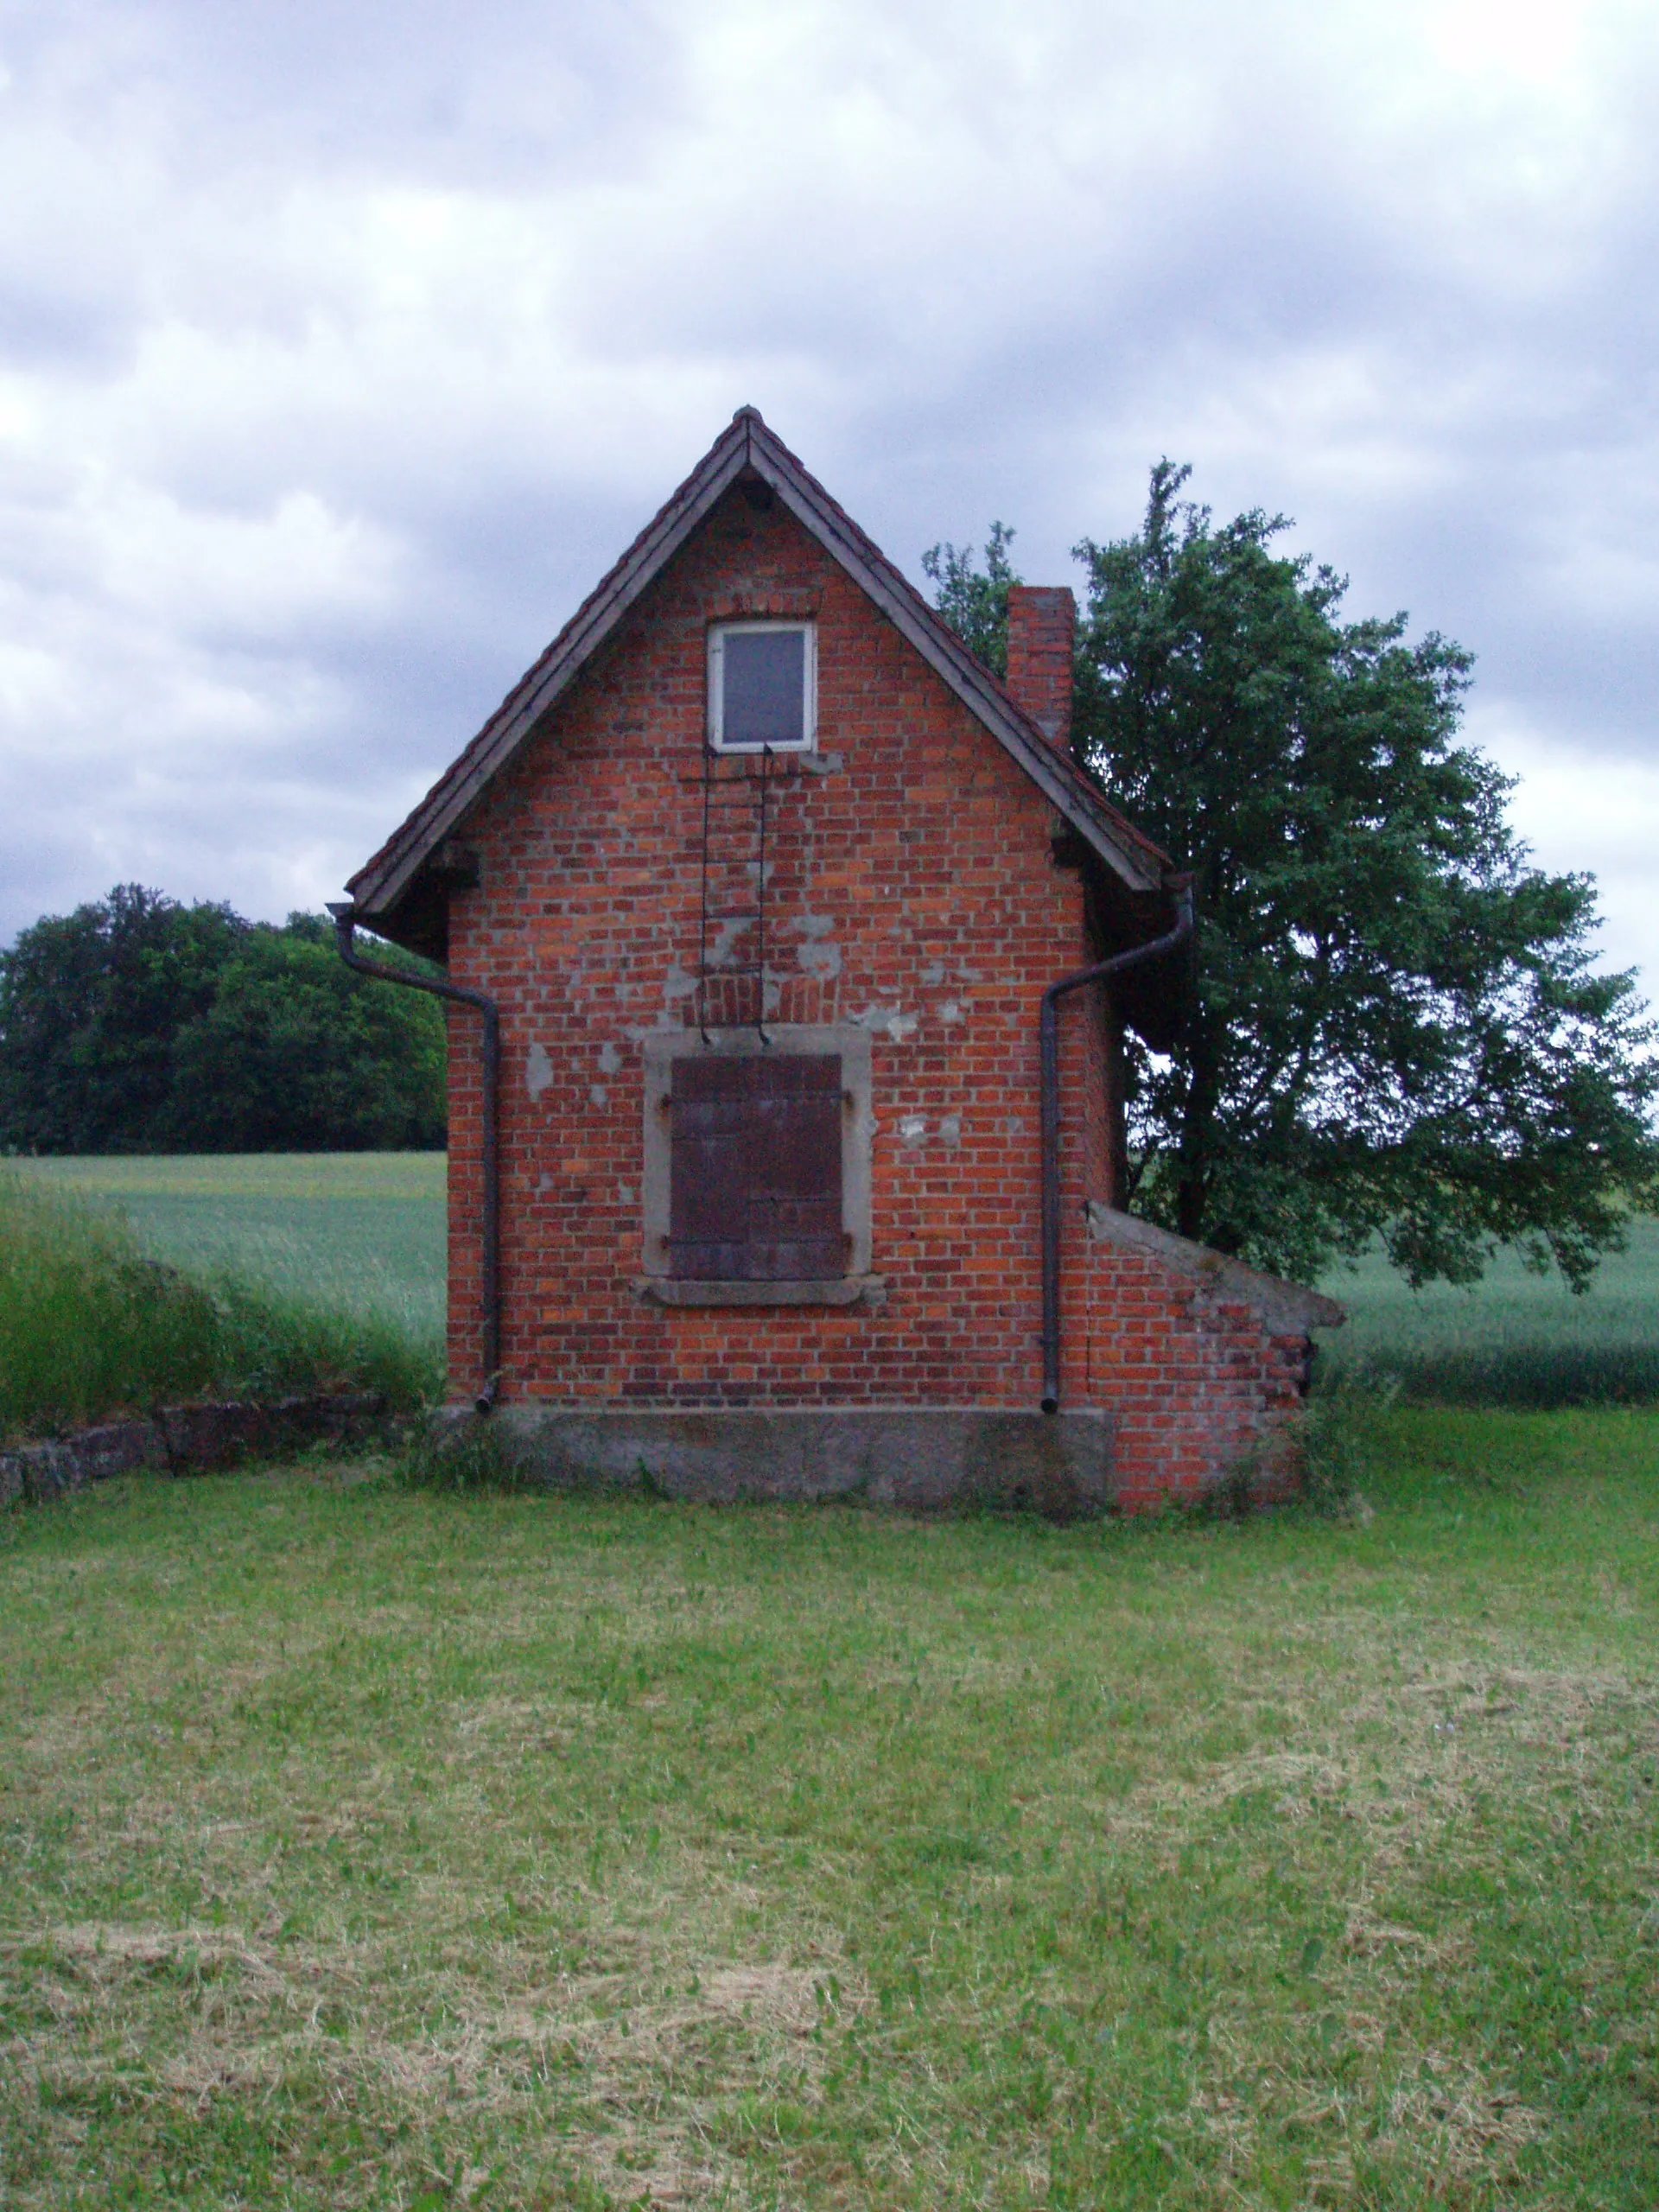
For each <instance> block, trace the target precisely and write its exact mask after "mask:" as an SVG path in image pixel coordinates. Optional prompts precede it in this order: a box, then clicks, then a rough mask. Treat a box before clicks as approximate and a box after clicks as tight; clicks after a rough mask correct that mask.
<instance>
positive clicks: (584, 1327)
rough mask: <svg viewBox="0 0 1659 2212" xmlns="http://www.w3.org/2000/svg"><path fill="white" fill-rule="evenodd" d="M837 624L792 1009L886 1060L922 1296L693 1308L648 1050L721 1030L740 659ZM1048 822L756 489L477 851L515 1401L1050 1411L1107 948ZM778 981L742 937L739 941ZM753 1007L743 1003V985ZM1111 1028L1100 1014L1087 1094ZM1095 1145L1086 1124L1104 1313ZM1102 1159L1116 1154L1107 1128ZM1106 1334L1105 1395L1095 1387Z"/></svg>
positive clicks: (799, 903)
mask: <svg viewBox="0 0 1659 2212" xmlns="http://www.w3.org/2000/svg"><path fill="white" fill-rule="evenodd" d="M760 613H776V614H787V615H795V614H801V615H809V614H810V615H811V616H812V617H813V618H814V619H815V620H816V622H817V639H818V701H819V706H818V713H819V740H818V747H819V749H818V756H817V760H816V761H814V762H810V763H807V764H804V765H803V764H799V763H789V764H785V770H784V772H783V774H782V775H781V777H780V778H779V784H778V785H777V786H776V787H775V789H774V801H775V803H774V804H773V806H772V820H771V825H770V830H769V841H768V852H767V868H768V881H767V893H768V897H767V905H768V908H769V915H768V923H767V929H768V937H769V944H768V953H767V961H768V969H769V971H770V974H771V979H772V980H771V982H770V984H769V988H768V1012H769V1014H770V1016H771V1018H772V1020H774V1021H778V1022H788V1021H813V1022H817V1021H832V1020H841V1021H849V1020H851V1021H857V1022H859V1023H861V1024H862V1025H864V1026H865V1027H867V1028H868V1030H869V1032H870V1033H871V1036H872V1039H873V1106H874V1116H875V1121H876V1134H875V1139H874V1157H873V1162H872V1186H873V1187H872V1211H873V1218H874V1228H875V1234H874V1261H873V1265H874V1270H875V1271H876V1272H877V1273H878V1274H880V1276H881V1277H882V1278H883V1280H884V1281H885V1284H886V1302H885V1304H884V1305H882V1306H880V1307H872V1306H868V1305H861V1306H854V1307H849V1308H845V1309H838V1310H829V1311H826V1310H823V1309H810V1310H805V1311H802V1310H794V1309H788V1308H779V1307H770V1308H755V1307H722V1308H715V1309H712V1310H709V1311H671V1310H666V1309H664V1308H663V1307H660V1306H655V1305H652V1304H648V1303H646V1302H645V1301H643V1300H641V1299H640V1298H639V1295H638V1294H637V1292H636V1289H635V1287H634V1286H635V1281H636V1278H637V1277H638V1276H639V1273H640V1268H641V1257H642V1255H641V1245H640V1238H641V1220H640V1200H641V1168H642V1114H643V1106H642V1055H641V1044H642V1039H644V1037H645V1034H646V1033H648V1032H650V1031H651V1030H652V1029H657V1028H661V1027H664V1026H665V1025H667V1026H681V1025H689V1024H690V1023H691V1022H692V1021H693V1020H694V1019H695V989H694V985H695V974H696V955H697V920H698V891H699V872H700V869H699V854H700V836H701V785H700V777H701V768H702V729H703V717H704V683H705V675H704V666H705V640H706V633H707V628H708V625H709V622H710V621H711V620H718V619H720V618H721V617H725V616H729V615H734V614H736V615H744V614H760ZM1049 830H1050V817H1049V810H1048V809H1047V807H1046V803H1045V802H1044V801H1043V800H1042V798H1040V797H1039V794H1038V793H1037V792H1036V791H1034V790H1033V787H1032V785H1030V784H1029V782H1028V781H1027V779H1025V778H1024V777H1023V776H1022V775H1021V774H1020V772H1019V771H1018V770H1017V769H1016V768H1015V767H1014V765H1013V764H1012V763H1011V762H1010V761H1009V760H1007V756H1006V755H1005V754H1004V753H1002V752H1001V748H1000V747H998V746H997V745H996V743H995V741H994V740H993V739H991V738H990V737H989V735H988V734H987V733H986V732H985V731H984V730H983V728H982V727H981V726H980V725H979V724H978V723H977V722H976V721H974V720H973V718H972V717H971V716H970V715H969V714H968V712H967V710H966V709H964V708H963V706H962V705H961V703H960V702H958V701H957V699H956V698H955V697H954V696H952V695H951V694H950V692H949V691H948V690H947V689H946V688H945V686H944V684H943V683H941V682H940V681H939V680H938V678H937V677H935V676H934V675H933V673H932V671H931V670H929V669H928V668H927V667H926V666H925V664H923V663H922V662H921V661H919V660H918V658H917V657H916V656H915V655H914V654H913V653H912V651H911V649H910V648H909V647H908V646H907V645H906V644H905V643H904V641H903V640H902V639H900V638H899V635H898V633H897V632H895V631H894V630H893V628H892V626H890V625H889V624H888V623H887V621H886V620H885V619H884V618H883V617H882V616H881V615H880V613H878V612H877V611H876V610H875V609H874V607H872V606H871V604H870V602H869V601H868V600H867V599H866V598H865V597H864V595H863V594H861V592H860V591H859V590H858V588H857V587H856V586H855V585H854V584H853V583H852V582H850V580H849V579H848V578H847V577H846V576H845V575H844V574H843V573H842V571H841V570H840V569H838V568H837V567H836V564H835V563H833V562H832V561H831V560H830V559H829V556H827V555H826V554H824V552H823V550H822V549H821V548H820V547H819V546H818V545H817V543H815V542H814V541H813V540H812V539H811V538H810V537H809V536H808V535H807V534H806V533H805V532H804V531H802V530H800V529H799V527H798V525H797V524H795V523H794V522H793V521H792V519H791V518H789V517H788V516H787V514H786V513H785V512H784V511H783V510H782V509H781V508H780V507H772V508H771V509H770V510H769V511H766V512H759V513H757V512H753V511H751V509H750V508H749V507H748V506H747V505H746V504H745V502H744V500H743V499H742V498H741V496H740V495H738V494H736V493H734V494H733V495H732V496H731V497H730V498H728V499H727V500H726V501H725V502H724V503H723V504H722V505H721V507H720V508H719V509H717V510H716V512H715V514H714V515H713V516H712V517H711V518H710V519H709V523H708V524H705V526H704V527H703V529H702V531H700V532H699V533H698V534H697V536H696V537H695V538H694V539H693V540H692V541H691V542H690V543H689V544H688V545H687V546H686V547H685V548H684V549H683V550H682V551H681V553H680V554H679V555H678V556H677V558H676V559H675V560H674V562H673V563H671V565H670V566H669V568H668V569H666V570H665V571H664V574H663V575H662V576H660V577H659V578H658V580H657V582H656V583H655V584H654V585H653V586H652V588H651V590H650V591H649V592H648V593H647V594H646V595H645V598H644V600H643V601H641V602H640V604H639V606H638V607H636V608H635V609H634V610H633V611H632V613H631V614H630V616H629V617H628V618H627V620H626V622H625V623H624V625H623V626H621V628H620V631H619V632H618V634H617V635H616V636H615V637H614V638H613V639H612V640H611V641H610V643H609V644H608V645H607V647H606V648H605V649H604V650H603V652H601V654H600V655H599V656H598V657H597V658H596V659H595V661H594V664H591V665H590V667H589V668H588V670H587V671H585V672H584V674H583V676H582V678H581V680H580V681H579V683H578V684H577V685H576V686H575V688H574V689H573V690H572V692H571V693H570V694H569V696H567V698H566V699H565V700H564V701H563V702H561V704H560V706H559V708H558V709H557V710H556V718H555V720H554V721H553V724H552V726H551V727H550V728H548V729H547V730H545V731H544V732H543V733H541V734H538V736H537V738H536V739H535V740H534V741H532V742H531V744H530V745H529V746H528V747H526V749H525V751H524V753H523V754H522V755H521V756H520V758H519V760H518V762H517V763H516V764H515V765H514V766H513V768H512V770H511V771H509V772H507V773H506V774H505V775H504V776H503V778H502V779H500V780H499V783H498V784H497V785H496V786H495V787H494V789H493V791H492V792H491V794H490V795H489V798H487V800H486V803H485V804H484V806H483V808H482V809H481V810H480V812H479V814H478V815H477V816H475V817H474V819H473V820H472V821H471V822H470V823H468V824H467V832H466V835H467V842H468V843H469V844H470V845H472V846H474V848H475V849H477V851H478V853H479V855H480V861H481V869H482V881H481V885H480V888H479V889H478V890H476V891H474V892H470V893H460V894H457V895H456V897H455V898H454V900H453V902H452V906H451V957H450V971H451V973H452V975H453V976H454V977H455V978H456V980H457V981H459V982H464V983H467V984H471V985H474V986H476V987H478V988H482V989H484V990H486V991H488V992H489V993H491V994H492V995H493V996H494V997H495V998H496V999H497V1001H498V1002H499V1005H500V1007H501V1012H502V1061H503V1096H502V1111H501V1158H502V1258H503V1281H504V1290H505V1316H504V1355H505V1371H504V1384H503V1395H504V1396H505V1398H507V1399H508V1400H511V1399H512V1398H515V1397H520V1398H522V1397H533V1398H537V1399H542V1400H545V1401H549V1402H554V1403H564V1404H594V1403H607V1402H609V1403H617V1404H629V1403H632V1404H641V1405H645V1404H663V1405H709V1406H716V1405H743V1404H791V1405H815V1404H838V1405H866V1404H868V1405H905V1404H918V1403H940V1402H944V1403H952V1404H974V1405H988V1406H995V1405H1007V1406H1029V1405H1032V1404H1034V1403H1035V1402H1036V1399H1037V1397H1038V1395H1039V1389H1040V1352H1039V1320H1040V1312H1039V1216H1038V1205H1039V1150H1038V1119H1037V1041H1036V1040H1037V1014H1038V1005H1039V999H1040V996H1041V994H1042V991H1043V989H1044V988H1045V986H1046V984H1047V983H1048V982H1050V981H1052V978H1053V977H1054V976H1057V975H1060V974H1062V973H1065V972H1066V971H1067V970H1069V969H1073V968H1075V967H1076V966H1077V964H1078V963H1079V962H1080V961H1081V960H1083V959H1084V958H1087V957H1091V948H1090V946H1089V945H1088V944H1087V943H1086V942H1085V932H1084V907H1083V896H1082V887H1081V884H1080V881H1079V879H1078V876H1077V873H1076V872H1075V870H1072V869H1068V868H1058V867H1057V866H1056V865H1055V863H1054V861H1053V859H1052V854H1051V848H1050V836H1049ZM732 950H733V953H734V956H735V957H747V951H748V948H747V944H745V943H744V942H743V941H742V932H741V931H739V932H736V933H735V936H734V940H733V944H732ZM734 988H735V987H734ZM452 1020H453V1023H454V1027H453V1029H452V1035H453V1036H454V1041H455V1047H456V1049H455V1050H454V1052H453V1054H452V1058H451V1067H452V1070H453V1075H452V1083H453V1086H454V1088H453V1094H452V1099H451V1124H450V1126H451V1137H450V1145H451V1153H450V1157H451V1176H452V1187H453V1189H454V1211H453V1216H452V1230H451V1269H450V1282H451V1306H450V1357H451V1373H452V1377H453V1380H454V1387H455V1388H456V1389H457V1390H458V1391H460V1392H462V1393H466V1392H469V1391H470V1390H471V1389H474V1388H475V1387H476V1376H477V1374H478V1332H477V1297H478V1276H477V1254H476V1224H477V1218H478V1211H479V1203H480V1179H479V1170H478V1136H479V1113H478V1096H477V1091H476V1075H475V1068H476V1032H475V1027H474V1023H473V1020H472V1018H471V1017H470V1016H468V1015H467V1014H464V1013H457V1014H454V1015H453V1016H452ZM1089 1025H1090V1016H1089V1015H1088V1014H1087V1013H1086V1012H1085V1011H1084V1010H1083V1009H1080V1008H1079V1009H1077V1010H1076V1011H1075V1012H1074V1011H1073V1010H1072V1009H1070V1008H1068V1010H1067V1018H1066V1020H1065V1028H1064V1033H1063V1039H1062V1044H1063V1069H1064V1080H1065V1096H1066V1098H1067V1100H1068V1102H1077V1101H1079V1100H1080V1099H1081V1098H1082V1097H1083V1096H1084V1094H1085V1090H1086V1089H1089V1088H1092V1086H1090V1085H1086V1084H1085V1079H1084V1050H1085V1038H1086V1035H1087V1033H1088V1029H1089ZM1084 1136H1085V1130H1084V1127H1083V1125H1082V1122H1081V1119H1080V1118H1079V1116H1077V1115H1076V1114H1075V1113H1072V1114H1069V1115H1068V1125H1067V1128H1066V1130H1065V1135H1064V1139H1063V1172H1064V1176H1065V1187H1066V1191H1067V1193H1068V1201H1069V1203H1068V1207H1067V1235H1066V1267H1067V1273H1068V1275H1069V1276H1070V1277H1071V1278H1074V1279H1075V1281H1074V1297H1075V1295H1076V1294H1077V1292H1079V1291H1080V1288H1081V1281H1082V1269H1083V1266H1084V1236H1083V1230H1082V1225H1081V1216H1080V1213H1079V1211H1078V1207H1079V1203H1080V1201H1081V1199H1082V1198H1084V1196H1085V1195H1089V1194H1090V1193H1091V1192H1094V1191H1095V1190H1096V1188H1099V1189H1100V1192H1101V1194H1102V1195H1103V1194H1104V1192H1103V1187H1102V1186H1100V1185H1099V1174H1098V1171H1097V1170H1094V1171H1090V1173H1089V1174H1088V1175H1087V1177H1085V1173H1084V1160H1083V1157H1082V1147H1083V1143H1084ZM1090 1148H1091V1151H1094V1152H1098V1151H1099V1149H1100V1146H1099V1140H1098V1137H1097V1135H1091V1136H1090ZM1080 1360H1081V1339H1080V1338H1079V1340H1078V1347H1077V1361H1076V1362H1074V1364H1076V1367H1077V1376H1076V1379H1077V1382H1078V1383H1081V1379H1082V1368H1081V1364H1080Z"/></svg>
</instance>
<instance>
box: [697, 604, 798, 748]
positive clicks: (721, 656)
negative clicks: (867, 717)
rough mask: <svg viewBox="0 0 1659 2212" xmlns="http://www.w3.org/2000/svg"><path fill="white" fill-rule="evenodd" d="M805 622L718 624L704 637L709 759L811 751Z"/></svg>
mask: <svg viewBox="0 0 1659 2212" xmlns="http://www.w3.org/2000/svg"><path fill="white" fill-rule="evenodd" d="M817 721H818V656H817V631H816V630H815V628H814V627H813V625H812V624H811V623H810V622H722V623H720V624H719V625H718V626H716V627H715V628H714V629H712V630H710V631H709V744H710V745H711V746H712V747H714V749H715V752H716V753H759V752H760V750H761V748H762V747H766V746H769V747H771V748H772V751H773V752H774V753H810V751H811V750H812V747H813V746H814V744H815V743H816V742H817Z"/></svg>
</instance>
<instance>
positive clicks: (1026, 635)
mask: <svg viewBox="0 0 1659 2212" xmlns="http://www.w3.org/2000/svg"><path fill="white" fill-rule="evenodd" d="M1076 633H1077V601H1076V600H1075V599H1073V598H1072V596H1071V592H1070V590H1069V589H1068V588H1066V586H1065V584H1010V585H1009V587H1008V689H1009V690H1010V691H1012V692H1013V694H1014V702H1015V704H1016V705H1017V706H1020V707H1023V708H1024V709H1025V711H1026V712H1027V714H1028V715H1030V716H1031V719H1032V720H1033V721H1034V722H1035V723H1036V725H1037V727H1038V728H1039V730H1041V731H1042V733H1043V734H1044V736H1045V737H1046V739H1047V740H1048V741H1049V743H1050V744H1051V745H1056V746H1058V747H1059V749H1060V751H1061V752H1062V753H1069V752H1070V751H1071V650H1072V644H1073V640H1074V639H1075V637H1076Z"/></svg>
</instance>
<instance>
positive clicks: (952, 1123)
mask: <svg viewBox="0 0 1659 2212" xmlns="http://www.w3.org/2000/svg"><path fill="white" fill-rule="evenodd" d="M939 1142H940V1143H941V1144H944V1145H948V1146H950V1148H951V1150H952V1151H954V1150H955V1149H956V1147H957V1145H959V1144H960V1143H961V1142H962V1116H961V1115H960V1114H947V1115H946V1116H944V1120H943V1121H942V1122H940V1123H939Z"/></svg>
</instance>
